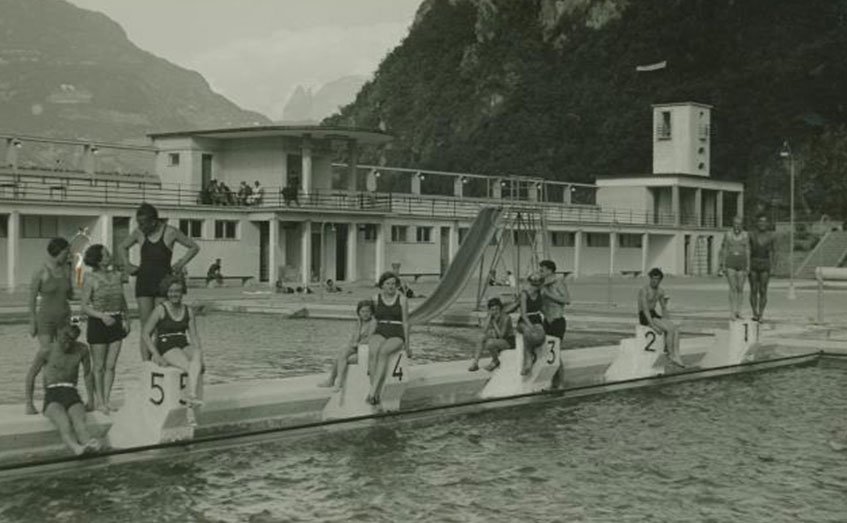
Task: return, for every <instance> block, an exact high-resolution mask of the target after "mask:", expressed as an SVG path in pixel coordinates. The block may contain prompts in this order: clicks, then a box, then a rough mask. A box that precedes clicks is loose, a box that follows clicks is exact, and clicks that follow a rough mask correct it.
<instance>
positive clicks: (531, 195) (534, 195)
mask: <svg viewBox="0 0 847 523" xmlns="http://www.w3.org/2000/svg"><path fill="white" fill-rule="evenodd" d="M539 192H541V184H540V183H536V182H530V183H529V187H527V199H528V200H529V201H531V202H537V201H538V200H539V199H540V198H539V197H538V193H539Z"/></svg>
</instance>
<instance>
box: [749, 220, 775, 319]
mask: <svg viewBox="0 0 847 523" xmlns="http://www.w3.org/2000/svg"><path fill="white" fill-rule="evenodd" d="M775 242H776V236H775V235H774V233H773V231H771V230H770V224H769V223H768V217H767V216H765V215H764V214H760V215H759V217H758V218H757V219H756V229H755V230H754V231H752V232H751V233H750V307H751V308H752V309H753V321H761V320H762V316H763V315H764V313H765V306H766V305H767V304H768V283H769V282H770V279H771V267H773V263H774V254H775V253H776V249H775Z"/></svg>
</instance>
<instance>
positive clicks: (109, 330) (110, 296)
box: [85, 272, 126, 345]
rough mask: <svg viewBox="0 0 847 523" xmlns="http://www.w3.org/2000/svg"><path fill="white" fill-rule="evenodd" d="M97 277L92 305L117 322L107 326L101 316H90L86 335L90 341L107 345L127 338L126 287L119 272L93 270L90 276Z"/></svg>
mask: <svg viewBox="0 0 847 523" xmlns="http://www.w3.org/2000/svg"><path fill="white" fill-rule="evenodd" d="M89 277H91V278H96V281H97V287H96V288H95V289H94V292H93V294H92V295H91V305H92V307H93V308H94V310H96V311H98V312H102V313H104V314H107V315H109V316H111V317H112V318H113V319H114V320H115V323H113V324H112V325H111V326H107V325H106V324H105V323H103V320H101V319H100V318H95V317H92V316H89V317H88V328H87V329H86V330H85V337H86V340H87V341H88V343H91V344H96V345H107V344H109V343H114V342H116V341H120V340H122V339H124V338H126V329H125V328H124V322H125V321H126V317H125V316H124V314H123V312H122V311H123V310H124V308H125V303H124V288H123V282H122V281H121V275H120V274H119V273H117V272H105V273H102V272H92V273H91V275H90V276H89Z"/></svg>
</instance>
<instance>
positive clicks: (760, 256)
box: [750, 232, 772, 272]
mask: <svg viewBox="0 0 847 523" xmlns="http://www.w3.org/2000/svg"><path fill="white" fill-rule="evenodd" d="M760 237H764V238H765V239H766V240H767V241H765V243H760V242H759V238H760ZM771 245H772V238H770V237H769V234H768V233H767V232H765V233H753V234H751V235H750V270H752V271H756V272H770V270H771Z"/></svg>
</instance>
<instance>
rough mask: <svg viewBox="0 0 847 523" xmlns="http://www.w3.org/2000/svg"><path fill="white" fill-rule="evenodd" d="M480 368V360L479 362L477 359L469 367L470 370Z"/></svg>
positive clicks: (473, 370)
mask: <svg viewBox="0 0 847 523" xmlns="http://www.w3.org/2000/svg"><path fill="white" fill-rule="evenodd" d="M478 370H479V362H477V361H475V362H473V363H471V366H470V367H468V371H469V372H476V371H478Z"/></svg>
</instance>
